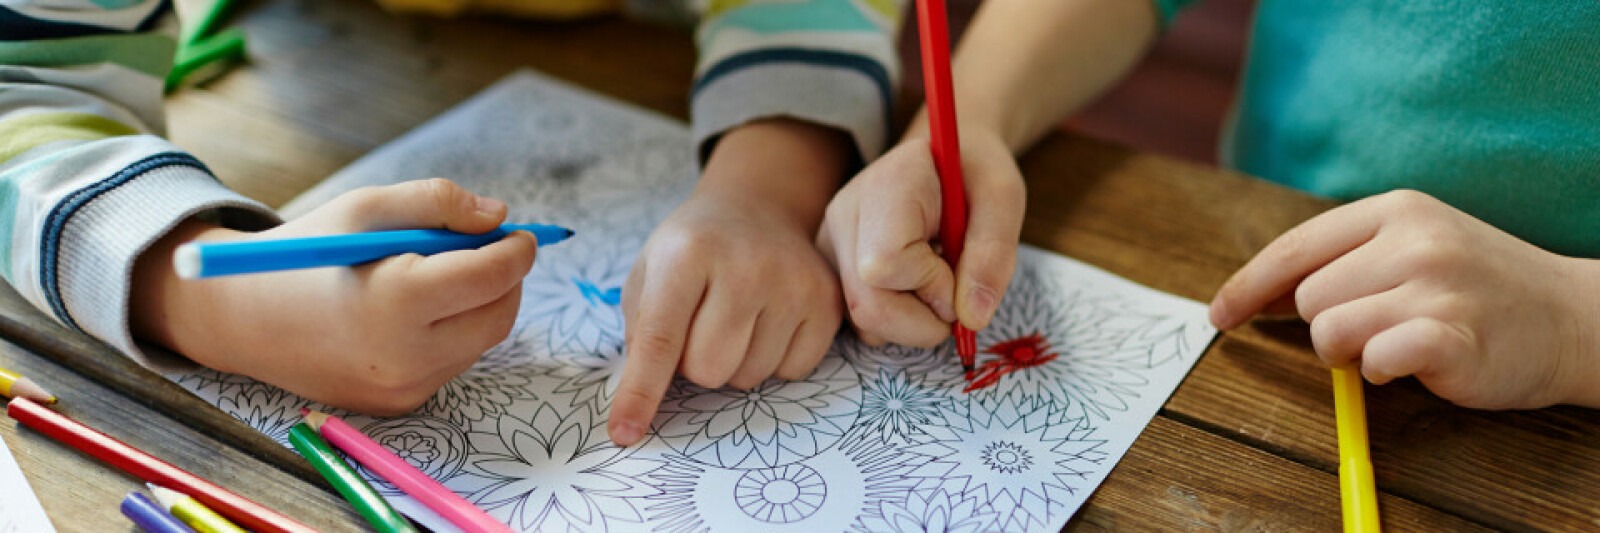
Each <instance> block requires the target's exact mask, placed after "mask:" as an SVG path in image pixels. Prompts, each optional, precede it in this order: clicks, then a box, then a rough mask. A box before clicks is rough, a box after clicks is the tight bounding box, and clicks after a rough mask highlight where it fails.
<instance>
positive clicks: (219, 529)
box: [145, 483, 246, 533]
mask: <svg viewBox="0 0 1600 533" xmlns="http://www.w3.org/2000/svg"><path fill="white" fill-rule="evenodd" d="M145 486H147V487H150V492H153V493H155V495H156V502H158V503H160V504H161V506H162V507H164V508H166V509H167V511H168V512H171V513H172V516H175V517H177V518H178V520H180V521H182V522H183V523H184V524H186V525H188V526H189V527H192V528H194V530H195V531H196V532H197V533H246V532H245V530H243V529H240V528H239V526H236V525H233V522H229V521H228V519H226V518H223V517H222V515H219V514H217V512H216V511H212V510H211V509H210V508H209V507H206V506H204V505H201V504H200V502H198V501H195V499H194V498H191V497H189V495H187V494H184V493H182V492H178V491H175V490H172V489H169V488H166V487H161V486H157V485H155V484H151V483H145Z"/></svg>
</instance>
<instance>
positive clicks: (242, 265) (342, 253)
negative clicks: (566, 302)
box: [173, 224, 572, 279]
mask: <svg viewBox="0 0 1600 533" xmlns="http://www.w3.org/2000/svg"><path fill="white" fill-rule="evenodd" d="M518 230H522V231H527V232H529V233H532V234H533V236H534V238H535V239H537V240H538V241H539V246H545V245H549V244H555V243H558V242H561V241H564V240H566V239H567V237H571V236H572V230H570V229H567V228H563V227H561V226H550V225H545V224H504V225H501V226H500V227H499V228H495V230H494V231H490V232H488V233H480V234H477V235H471V234H466V233H456V232H454V231H450V230H442V229H408V230H397V231H375V232H371V233H350V234H345V235H328V236H322V237H302V238H297V239H281V240H271V241H236V242H193V243H188V244H185V245H183V246H179V247H178V250H177V252H175V253H174V256H173V268H174V269H176V270H177V271H178V277H181V278H184V279H194V278H209V277H213V276H229V275H233V274H251V273H256V272H275V271H279V270H293V269H298V268H316V267H325V266H349V265H359V264H362V263H367V262H371V261H377V260H379V259H383V258H385V257H389V256H392V255H400V254H420V255H433V254H437V253H443V252H449V251H452V250H470V249H473V248H478V247H481V246H484V245H487V244H489V243H492V242H495V241H498V240H500V239H501V238H502V237H505V236H506V235H508V234H510V233H511V232H514V231H518Z"/></svg>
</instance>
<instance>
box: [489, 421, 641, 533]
mask: <svg viewBox="0 0 1600 533" xmlns="http://www.w3.org/2000/svg"><path fill="white" fill-rule="evenodd" d="M602 424H603V422H597V421H596V420H595V418H594V413H593V411H591V410H590V409H588V408H587V407H580V408H578V409H576V410H574V411H572V412H571V413H569V414H567V415H565V416H563V415H561V414H559V413H557V412H556V410H555V409H553V408H552V407H551V406H550V404H543V405H540V406H539V409H538V411H536V412H535V413H534V414H533V417H532V418H530V419H528V420H523V419H520V418H517V417H516V416H514V415H507V416H503V417H500V419H499V424H498V426H497V427H496V428H495V431H494V432H493V433H488V432H474V433H471V434H469V435H468V438H469V439H470V440H471V442H472V445H473V449H474V450H476V451H478V453H479V458H478V459H476V460H474V461H473V462H472V468H473V470H474V471H475V473H476V474H477V476H478V477H479V478H480V479H484V480H487V484H486V485H485V486H483V487H481V488H478V489H477V490H476V491H475V492H474V493H473V494H472V496H471V499H472V500H474V501H476V502H477V503H478V504H479V505H480V506H482V507H484V508H485V509H487V510H488V511H489V512H490V514H491V515H493V516H495V517H496V518H500V519H503V520H506V521H507V522H508V523H511V524H513V525H515V526H517V527H519V528H523V529H527V530H550V531H571V530H578V531H590V530H609V529H613V528H615V527H618V525H619V524H622V523H640V522H643V521H644V516H643V514H642V511H641V509H640V506H639V505H638V502H640V501H642V499H643V498H647V497H649V496H653V495H655V494H658V493H659V491H658V490H656V489H654V488H652V487H650V486H649V485H646V484H644V483H643V479H644V477H645V474H648V473H649V472H650V471H652V470H655V469H656V468H657V467H658V466H660V463H658V462H656V461H651V460H645V459H637V458H633V457H630V454H629V453H628V452H627V451H626V450H619V449H617V448H615V447H613V446H610V443H609V442H608V441H606V440H605V438H604V436H603V435H600V436H598V438H597V435H596V433H597V432H596V429H597V428H598V427H599V426H600V425H602Z"/></svg>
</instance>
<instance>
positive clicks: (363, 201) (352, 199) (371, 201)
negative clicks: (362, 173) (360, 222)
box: [343, 186, 385, 216]
mask: <svg viewBox="0 0 1600 533" xmlns="http://www.w3.org/2000/svg"><path fill="white" fill-rule="evenodd" d="M384 196H385V193H384V190H383V189H382V188H380V187H375V186H367V187H361V188H358V189H354V190H351V191H350V192H347V193H345V194H344V197H343V198H344V201H345V202H346V203H347V205H348V206H349V209H350V212H351V213H352V214H354V215H356V216H365V215H368V214H370V213H372V212H374V211H376V210H377V209H378V207H379V206H380V205H381V204H382V203H383V199H384Z"/></svg>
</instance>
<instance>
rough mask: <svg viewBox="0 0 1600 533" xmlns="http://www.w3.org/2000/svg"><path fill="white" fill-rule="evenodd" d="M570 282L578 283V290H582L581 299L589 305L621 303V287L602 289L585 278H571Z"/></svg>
mask: <svg viewBox="0 0 1600 533" xmlns="http://www.w3.org/2000/svg"><path fill="white" fill-rule="evenodd" d="M572 282H573V283H575V284H577V285H578V290H580V291H583V299H585V300H588V301H589V305H596V306H597V305H600V304H606V305H619V304H621V303H622V287H612V288H609V289H606V290H603V291H602V290H600V288H599V287H596V286H594V284H593V283H590V282H588V281H585V280H581V279H578V278H572Z"/></svg>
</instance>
